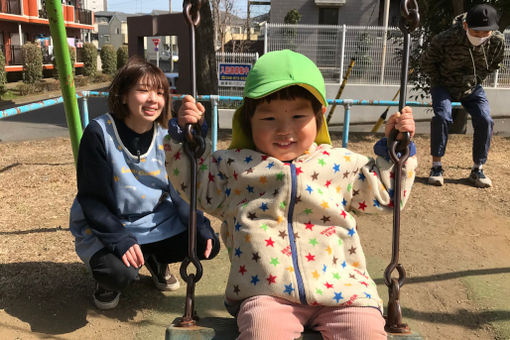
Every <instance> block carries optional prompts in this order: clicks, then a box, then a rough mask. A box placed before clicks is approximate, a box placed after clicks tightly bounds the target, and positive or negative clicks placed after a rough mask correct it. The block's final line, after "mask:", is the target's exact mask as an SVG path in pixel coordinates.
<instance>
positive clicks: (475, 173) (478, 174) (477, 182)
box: [468, 169, 492, 188]
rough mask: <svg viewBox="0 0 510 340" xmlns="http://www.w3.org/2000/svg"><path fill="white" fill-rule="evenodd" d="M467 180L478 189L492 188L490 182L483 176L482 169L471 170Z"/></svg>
mask: <svg viewBox="0 0 510 340" xmlns="http://www.w3.org/2000/svg"><path fill="white" fill-rule="evenodd" d="M468 180H469V181H470V182H471V183H472V184H473V185H474V186H475V187H478V188H488V187H491V186H492V181H491V179H490V178H489V177H487V176H485V174H484V173H483V170H482V169H472V170H471V173H470V174H469V178H468Z"/></svg>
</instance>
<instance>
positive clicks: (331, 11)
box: [319, 7, 338, 25]
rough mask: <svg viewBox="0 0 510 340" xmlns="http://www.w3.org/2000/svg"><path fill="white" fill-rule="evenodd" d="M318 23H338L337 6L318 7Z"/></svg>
mask: <svg viewBox="0 0 510 340" xmlns="http://www.w3.org/2000/svg"><path fill="white" fill-rule="evenodd" d="M319 25H338V7H320V8H319Z"/></svg>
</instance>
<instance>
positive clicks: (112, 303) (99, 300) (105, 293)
mask: <svg viewBox="0 0 510 340" xmlns="http://www.w3.org/2000/svg"><path fill="white" fill-rule="evenodd" d="M119 297H120V292H117V291H114V290H109V289H106V288H104V287H101V286H100V285H99V283H97V282H96V289H95V290H94V294H93V295H92V298H93V299H94V304H95V305H96V307H97V308H99V309H102V310H108V309H113V308H115V307H117V305H118V304H119Z"/></svg>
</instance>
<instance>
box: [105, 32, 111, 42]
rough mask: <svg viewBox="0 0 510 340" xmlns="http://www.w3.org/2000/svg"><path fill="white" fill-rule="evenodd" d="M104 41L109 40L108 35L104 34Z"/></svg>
mask: <svg viewBox="0 0 510 340" xmlns="http://www.w3.org/2000/svg"><path fill="white" fill-rule="evenodd" d="M104 41H105V42H110V36H109V35H106V34H105V35H104Z"/></svg>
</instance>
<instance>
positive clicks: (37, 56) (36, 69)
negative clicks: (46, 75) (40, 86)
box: [21, 42, 43, 84]
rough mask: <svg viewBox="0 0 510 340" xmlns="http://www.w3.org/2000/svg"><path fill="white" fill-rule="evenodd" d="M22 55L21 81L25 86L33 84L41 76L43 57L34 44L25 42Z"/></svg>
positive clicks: (39, 49) (37, 46)
mask: <svg viewBox="0 0 510 340" xmlns="http://www.w3.org/2000/svg"><path fill="white" fill-rule="evenodd" d="M21 51H22V55H23V81H24V82H25V83H27V84H34V83H35V82H36V81H38V80H40V79H41V78H42V76H43V73H42V71H43V68H42V66H43V55H42V50H41V48H40V47H39V45H37V44H36V43H31V42H27V43H25V44H24V45H23V46H22V48H21Z"/></svg>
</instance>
